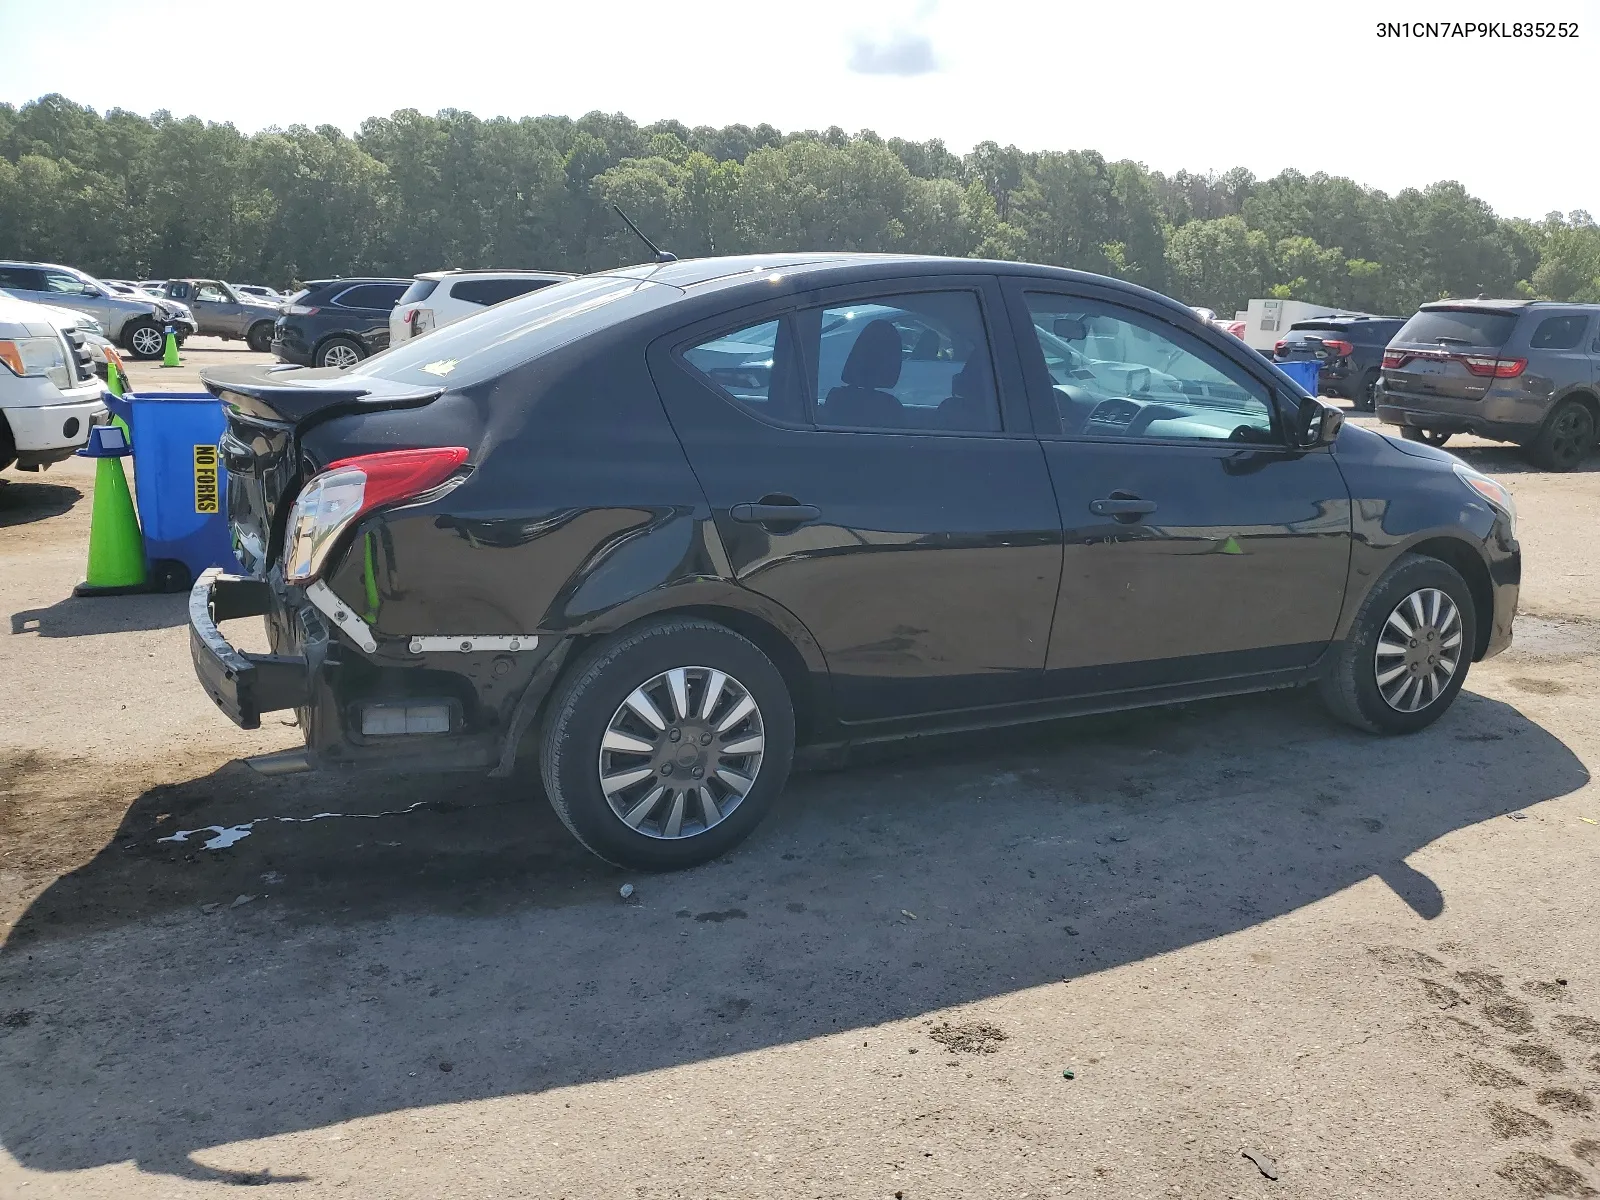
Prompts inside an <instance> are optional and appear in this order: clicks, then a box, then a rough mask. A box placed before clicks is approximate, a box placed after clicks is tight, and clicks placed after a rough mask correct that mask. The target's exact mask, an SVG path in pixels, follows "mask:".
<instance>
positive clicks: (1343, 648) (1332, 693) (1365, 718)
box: [1320, 554, 1478, 733]
mask: <svg viewBox="0 0 1600 1200" xmlns="http://www.w3.org/2000/svg"><path fill="white" fill-rule="evenodd" d="M1430 588H1431V589H1437V590H1438V591H1440V592H1443V593H1444V594H1445V595H1446V596H1448V597H1449V598H1450V600H1451V601H1452V602H1453V603H1454V604H1455V606H1456V611H1457V613H1458V614H1459V617H1460V642H1459V643H1458V645H1457V647H1455V648H1457V649H1459V650H1460V653H1459V655H1458V656H1457V658H1456V660H1455V664H1456V665H1455V671H1454V674H1452V675H1451V676H1450V678H1449V681H1448V682H1447V683H1445V684H1444V686H1443V687H1442V688H1440V689H1439V690H1438V692H1437V693H1436V694H1435V695H1434V697H1433V698H1432V699H1431V700H1430V701H1429V702H1428V703H1426V704H1424V705H1421V706H1420V707H1419V708H1417V709H1416V710H1415V711H1412V712H1406V711H1401V709H1399V708H1397V707H1395V706H1394V705H1391V704H1390V703H1389V702H1388V701H1387V700H1385V699H1384V696H1383V693H1382V692H1381V691H1380V690H1379V686H1378V673H1379V668H1378V666H1377V663H1378V640H1379V635H1380V634H1382V633H1383V631H1384V627H1385V625H1386V624H1387V623H1388V621H1389V619H1390V614H1391V613H1394V612H1395V611H1396V607H1397V606H1398V605H1400V604H1401V602H1402V601H1405V600H1406V598H1407V597H1409V596H1411V595H1413V594H1414V593H1416V592H1418V591H1421V590H1423V589H1430ZM1477 637H1478V621H1477V613H1476V611H1475V610H1474V609H1473V606H1472V592H1471V590H1470V589H1469V588H1468V587H1467V583H1466V580H1464V579H1462V578H1461V576H1460V574H1459V573H1458V572H1457V571H1456V569H1455V568H1454V567H1452V566H1450V565H1449V564H1448V563H1443V562H1440V561H1439V560H1438V559H1436V558H1425V557H1423V556H1422V555H1420V554H1402V555H1401V556H1400V557H1399V558H1398V559H1396V560H1395V561H1394V563H1393V564H1392V565H1391V566H1390V567H1389V569H1388V570H1387V571H1385V572H1384V573H1383V576H1382V577H1381V578H1380V579H1379V580H1378V582H1377V583H1375V584H1374V585H1373V587H1372V590H1371V591H1370V592H1368V593H1367V597H1366V599H1365V600H1363V601H1362V602H1361V609H1360V611H1358V612H1357V613H1356V619H1355V621H1354V622H1353V623H1352V624H1351V626H1350V636H1349V637H1348V638H1347V639H1346V640H1345V641H1344V643H1343V644H1341V645H1340V646H1338V647H1337V648H1336V652H1335V656H1334V660H1333V662H1332V663H1331V664H1330V665H1329V668H1328V672H1327V674H1325V675H1324V676H1323V678H1322V681H1321V685H1320V690H1321V693H1322V700H1323V703H1324V704H1326V705H1327V707H1328V711H1329V712H1331V713H1332V714H1333V715H1334V716H1336V717H1338V718H1339V719H1340V720H1341V721H1345V722H1347V723H1348V724H1351V725H1354V726H1355V727H1356V728H1357V729H1364V730H1366V731H1367V732H1368V733H1415V732H1416V731H1417V730H1419V729H1426V728H1427V727H1428V726H1429V725H1432V724H1433V723H1434V722H1435V721H1436V720H1438V719H1439V717H1441V716H1442V715H1443V714H1444V712H1445V710H1446V709H1448V708H1449V707H1450V705H1451V704H1452V703H1453V702H1454V701H1455V698H1456V693H1458V692H1459V691H1460V690H1461V685H1462V684H1463V683H1464V682H1465V681H1466V678H1467V671H1468V670H1469V669H1470V668H1471V666H1472V656H1473V652H1474V649H1475V648H1476V646H1477V644H1478V643H1477ZM1421 640H1423V639H1419V641H1421ZM1445 640H1448V635H1447V636H1446V639H1445ZM1424 652H1425V648H1424ZM1390 661H1393V660H1390ZM1400 661H1401V662H1403V661H1404V660H1400ZM1402 678H1403V677H1402ZM1421 686H1422V685H1421V684H1420V682H1419V684H1418V690H1419V693H1420V690H1421Z"/></svg>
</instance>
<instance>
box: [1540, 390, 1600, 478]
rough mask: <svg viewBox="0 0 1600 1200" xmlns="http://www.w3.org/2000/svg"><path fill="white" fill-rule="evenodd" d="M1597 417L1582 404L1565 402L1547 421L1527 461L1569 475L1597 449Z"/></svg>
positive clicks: (1573, 401)
mask: <svg viewBox="0 0 1600 1200" xmlns="http://www.w3.org/2000/svg"><path fill="white" fill-rule="evenodd" d="M1594 443H1595V425H1594V413H1592V412H1590V411H1589V407H1588V406H1587V405H1586V404H1584V403H1583V402H1582V401H1581V400H1563V401H1562V402H1561V403H1560V404H1558V405H1556V406H1555V408H1554V409H1553V410H1551V413H1550V415H1549V416H1548V417H1547V418H1545V423H1544V428H1542V429H1540V430H1539V436H1538V437H1537V438H1535V439H1534V440H1533V444H1532V445H1530V446H1529V447H1528V457H1529V458H1531V459H1532V460H1533V463H1534V465H1535V466H1536V467H1540V468H1542V469H1543V470H1546V471H1570V470H1572V469H1573V468H1574V467H1576V466H1578V465H1579V464H1580V463H1582V462H1583V460H1584V459H1586V458H1588V457H1589V452H1590V451H1591V450H1593V449H1594Z"/></svg>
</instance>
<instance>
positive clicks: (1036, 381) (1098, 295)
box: [1005, 275, 1294, 453]
mask: <svg viewBox="0 0 1600 1200" xmlns="http://www.w3.org/2000/svg"><path fill="white" fill-rule="evenodd" d="M1005 292H1006V303H1007V308H1008V310H1009V311H1010V314H1011V319H1012V323H1013V328H1014V329H1015V331H1016V343H1017V352H1018V354H1020V355H1021V357H1022V368H1023V376H1024V380H1025V382H1026V385H1027V389H1028V400H1029V410H1030V412H1031V413H1032V414H1033V421H1034V428H1035V429H1036V430H1038V436H1039V437H1040V438H1043V439H1046V440H1049V441H1067V442H1094V443H1102V442H1111V443H1115V444H1118V445H1126V446H1132V445H1150V446H1177V447H1184V446H1188V447H1196V448H1202V449H1203V448H1208V447H1209V448H1211V449H1215V448H1216V447H1217V446H1219V445H1237V446H1238V447H1239V448H1240V449H1243V450H1249V451H1251V452H1252V453H1260V452H1266V453H1275V452H1281V453H1292V452H1294V451H1293V449H1292V447H1290V446H1289V444H1288V441H1287V439H1286V437H1285V436H1284V432H1283V431H1284V430H1285V429H1286V428H1287V427H1288V422H1289V421H1290V420H1291V419H1292V418H1293V416H1294V413H1293V412H1292V411H1290V409H1292V407H1293V405H1292V401H1293V397H1289V398H1287V399H1286V398H1285V394H1284V391H1283V389H1282V386H1281V385H1280V384H1279V383H1278V382H1277V381H1275V380H1272V379H1270V378H1264V377H1263V373H1262V372H1258V371H1257V370H1255V369H1254V366H1255V364H1250V365H1249V366H1245V365H1244V364H1241V363H1237V362H1235V361H1234V360H1233V358H1232V357H1231V356H1230V355H1228V354H1226V353H1224V352H1223V351H1222V350H1221V349H1219V348H1218V347H1216V346H1212V345H1210V344H1209V343H1208V342H1207V341H1206V340H1205V339H1204V338H1199V337H1196V336H1195V335H1193V334H1192V333H1191V331H1189V330H1185V329H1181V328H1179V327H1178V326H1177V325H1175V324H1173V322H1172V321H1171V320H1169V319H1168V316H1167V315H1166V314H1164V313H1160V312H1156V311H1152V310H1151V309H1148V308H1145V307H1144V306H1142V305H1140V304H1138V303H1136V302H1130V301H1131V300H1132V298H1130V297H1126V296H1122V295H1120V294H1117V293H1114V292H1102V291H1101V290H1100V289H1098V288H1093V287H1082V286H1074V285H1072V284H1069V283H1066V282H1065V281H1062V280H1053V279H1044V278H1041V279H1030V278H1028V277H1027V276H1021V275H1018V276H1010V277H1008V278H1007V279H1006V280H1005ZM1030 292H1033V293H1038V294H1040V295H1047V296H1059V297H1061V298H1063V299H1067V300H1074V301H1080V302H1085V303H1093V304H1101V305H1106V306H1108V307H1111V308H1122V309H1126V310H1128V311H1129V312H1132V313H1135V314H1137V315H1138V316H1140V317H1142V318H1144V319H1145V320H1146V321H1148V322H1150V323H1151V324H1154V325H1157V326H1165V327H1167V328H1170V329H1171V330H1172V331H1173V335H1174V338H1173V340H1174V341H1175V342H1176V343H1177V344H1178V346H1179V348H1180V349H1185V348H1186V347H1184V346H1183V341H1184V340H1192V341H1195V342H1198V343H1199V345H1201V346H1202V347H1204V348H1205V349H1206V350H1209V351H1211V352H1212V354H1214V355H1215V356H1216V357H1217V358H1219V359H1221V360H1222V361H1223V362H1224V363H1225V364H1226V366H1227V369H1226V370H1224V371H1223V373H1224V374H1235V375H1240V376H1243V378H1244V379H1246V380H1248V381H1249V382H1250V383H1251V384H1252V385H1253V386H1255V387H1257V388H1259V389H1261V391H1262V392H1263V393H1264V394H1265V395H1266V398H1267V406H1268V412H1269V415H1270V416H1271V418H1272V428H1273V432H1274V433H1275V434H1277V435H1278V437H1279V439H1280V440H1279V441H1278V442H1240V443H1234V442H1230V441H1228V440H1226V439H1221V438H1169V437H1112V436H1106V435H1100V434H1083V433H1067V432H1066V431H1065V430H1063V429H1062V428H1061V417H1060V414H1059V412H1058V411H1057V410H1056V407H1055V404H1054V402H1053V399H1052V393H1053V390H1054V389H1053V386H1052V385H1051V384H1050V383H1049V380H1050V374H1049V370H1048V368H1047V366H1046V364H1045V359H1044V351H1043V349H1042V348H1041V347H1040V345H1039V339H1038V338H1037V337H1036V336H1034V333H1033V314H1032V311H1031V310H1030V309H1029V307H1028V302H1027V295H1028V293H1030ZM1252 353H1254V351H1252ZM1196 357H1199V358H1201V360H1202V361H1205V358H1204V356H1201V355H1196ZM1262 366H1263V367H1265V366H1266V364H1265V363H1263V364H1262ZM1219 369H1221V368H1219Z"/></svg>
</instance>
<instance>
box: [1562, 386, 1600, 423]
mask: <svg viewBox="0 0 1600 1200" xmlns="http://www.w3.org/2000/svg"><path fill="white" fill-rule="evenodd" d="M1562 399H1563V400H1576V401H1577V402H1578V403H1579V404H1581V405H1583V406H1584V407H1585V408H1587V409H1588V410H1589V415H1590V416H1592V417H1593V418H1594V419H1595V424H1596V425H1600V400H1596V399H1595V397H1594V394H1593V393H1591V392H1568V393H1567V394H1566V395H1565V396H1563V397H1562Z"/></svg>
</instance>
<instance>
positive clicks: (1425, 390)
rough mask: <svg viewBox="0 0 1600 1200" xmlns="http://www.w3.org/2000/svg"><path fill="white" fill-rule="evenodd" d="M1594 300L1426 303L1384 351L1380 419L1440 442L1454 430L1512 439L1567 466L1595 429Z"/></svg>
mask: <svg viewBox="0 0 1600 1200" xmlns="http://www.w3.org/2000/svg"><path fill="white" fill-rule="evenodd" d="M1597 318H1600V305H1594V304H1555V303H1551V302H1548V301H1542V300H1445V301H1440V302H1439V303H1437V304H1425V305H1423V306H1422V309H1421V311H1419V312H1418V313H1417V314H1416V316H1414V317H1412V318H1411V319H1410V320H1409V321H1407V322H1406V323H1405V326H1404V327H1403V328H1402V329H1401V330H1400V332H1398V333H1397V334H1395V336H1394V340H1393V341H1391V342H1390V343H1389V346H1388V348H1387V349H1386V350H1385V351H1384V354H1383V378H1382V380H1381V382H1380V383H1379V387H1378V393H1377V409H1378V417H1379V419H1380V420H1383V421H1387V422H1388V423H1389V424H1391V425H1398V426H1400V432H1401V433H1402V434H1404V435H1405V436H1406V437H1407V438H1409V439H1412V440H1415V441H1425V442H1428V443H1429V444H1431V445H1434V446H1442V445H1444V443H1445V442H1446V441H1447V440H1448V439H1449V437H1450V435H1451V434H1453V433H1474V434H1477V435H1478V436H1480V437H1487V438H1494V439H1496V440H1498V441H1503V442H1515V443H1516V444H1517V445H1519V446H1522V447H1524V448H1525V449H1526V450H1527V451H1528V457H1529V458H1531V459H1532V460H1533V462H1534V463H1535V464H1537V465H1538V466H1540V467H1542V468H1544V469H1545V470H1547V471H1570V470H1572V468H1573V467H1576V466H1577V465H1578V464H1579V463H1581V462H1582V461H1583V460H1584V458H1586V457H1587V456H1588V454H1589V452H1590V451H1591V450H1593V449H1594V447H1595V441H1596V430H1597V429H1600V401H1597V399H1596V396H1597V394H1600V330H1597V329H1596V320H1597Z"/></svg>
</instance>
